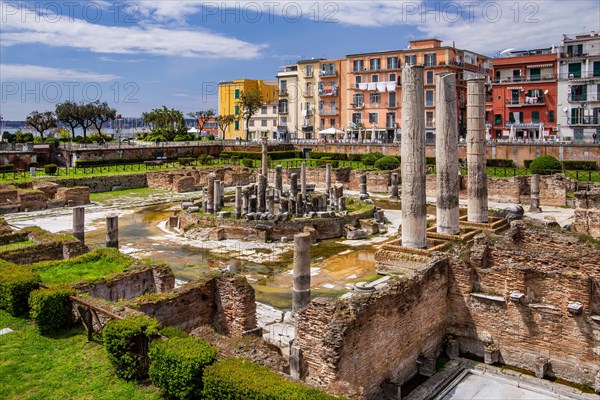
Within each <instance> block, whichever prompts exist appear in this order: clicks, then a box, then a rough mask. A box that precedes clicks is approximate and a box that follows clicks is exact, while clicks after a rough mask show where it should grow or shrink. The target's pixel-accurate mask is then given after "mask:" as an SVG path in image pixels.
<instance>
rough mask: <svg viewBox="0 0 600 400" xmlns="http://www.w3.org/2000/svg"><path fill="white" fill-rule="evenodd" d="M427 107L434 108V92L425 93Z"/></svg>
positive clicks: (427, 91)
mask: <svg viewBox="0 0 600 400" xmlns="http://www.w3.org/2000/svg"><path fill="white" fill-rule="evenodd" d="M425 107H433V90H426V91H425Z"/></svg>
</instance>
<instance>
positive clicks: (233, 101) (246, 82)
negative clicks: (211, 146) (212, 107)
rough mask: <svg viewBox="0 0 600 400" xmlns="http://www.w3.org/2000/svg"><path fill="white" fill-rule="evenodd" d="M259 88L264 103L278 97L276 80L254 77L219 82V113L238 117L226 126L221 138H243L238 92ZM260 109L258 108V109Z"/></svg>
mask: <svg viewBox="0 0 600 400" xmlns="http://www.w3.org/2000/svg"><path fill="white" fill-rule="evenodd" d="M256 89H258V90H260V92H261V94H262V97H263V101H264V103H272V102H276V101H277V100H278V99H279V90H278V89H277V81H263V80H255V79H234V80H232V81H228V82H220V83H219V115H235V116H236V117H238V119H237V120H236V121H235V122H234V123H233V124H232V125H231V126H229V127H228V128H227V131H225V134H224V137H223V139H226V140H232V139H235V138H236V137H240V138H242V139H245V137H246V131H245V126H244V121H243V119H242V116H241V114H242V110H241V107H240V105H239V98H240V94H241V93H242V92H244V91H248V90H256ZM259 111H260V110H259Z"/></svg>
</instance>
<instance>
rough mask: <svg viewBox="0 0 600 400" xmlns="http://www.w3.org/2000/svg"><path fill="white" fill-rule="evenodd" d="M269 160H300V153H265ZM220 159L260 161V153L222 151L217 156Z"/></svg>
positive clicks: (290, 151) (292, 151)
mask: <svg viewBox="0 0 600 400" xmlns="http://www.w3.org/2000/svg"><path fill="white" fill-rule="evenodd" d="M267 155H268V156H269V158H270V159H271V160H286V159H288V158H301V157H302V152H301V151H295V150H288V151H270V152H268V153H267ZM219 157H221V158H233V159H235V158H237V159H247V160H260V159H262V152H260V151H222V152H221V153H220V154H219Z"/></svg>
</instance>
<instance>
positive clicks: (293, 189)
mask: <svg viewBox="0 0 600 400" xmlns="http://www.w3.org/2000/svg"><path fill="white" fill-rule="evenodd" d="M290 194H291V195H292V197H293V198H294V199H295V198H296V195H297V194H298V174H296V173H294V174H292V175H290Z"/></svg>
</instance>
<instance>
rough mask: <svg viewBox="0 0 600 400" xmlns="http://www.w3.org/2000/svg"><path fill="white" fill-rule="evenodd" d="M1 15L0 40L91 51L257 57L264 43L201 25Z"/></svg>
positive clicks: (5, 42)
mask: <svg viewBox="0 0 600 400" xmlns="http://www.w3.org/2000/svg"><path fill="white" fill-rule="evenodd" d="M2 7H5V4H4V3H2ZM27 17H29V19H31V20H28V18H27ZM2 18H3V21H2V22H3V27H2V29H3V32H2V46H16V45H23V44H44V45H47V46H53V47H72V48H77V49H83V50H89V51H91V52H95V53H112V54H150V55H159V56H180V57H204V58H229V59H253V58H257V57H258V56H260V54H261V51H262V50H263V49H264V48H265V47H266V46H265V45H256V44H252V43H248V42H245V41H243V40H239V39H236V38H231V37H227V36H225V35H221V34H218V33H213V32H209V31H207V30H204V29H191V28H186V29H181V28H180V29H167V28H164V27H160V26H154V25H148V26H106V25H99V24H94V23H91V22H88V21H85V20H82V19H76V18H70V17H68V16H56V15H53V16H52V18H48V17H46V18H38V20H37V21H35V20H34V16H32V15H31V14H28V15H21V14H19V13H4V15H3V16H2Z"/></svg>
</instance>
